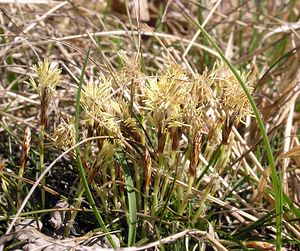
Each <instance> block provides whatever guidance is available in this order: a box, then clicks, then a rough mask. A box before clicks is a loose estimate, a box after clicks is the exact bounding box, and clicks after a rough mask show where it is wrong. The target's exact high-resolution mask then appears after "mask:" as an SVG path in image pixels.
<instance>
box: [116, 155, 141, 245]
mask: <svg viewBox="0 0 300 251" xmlns="http://www.w3.org/2000/svg"><path fill="white" fill-rule="evenodd" d="M116 157H117V159H118V161H120V164H121V166H122V168H123V170H124V176H125V184H126V190H127V198H128V213H129V216H128V225H129V229H128V247H131V246H133V245H134V244H135V240H136V225H137V207H136V196H135V190H134V185H133V179H132V176H131V172H130V169H129V167H128V164H127V163H126V161H125V160H124V159H122V158H120V156H119V155H118V153H116Z"/></svg>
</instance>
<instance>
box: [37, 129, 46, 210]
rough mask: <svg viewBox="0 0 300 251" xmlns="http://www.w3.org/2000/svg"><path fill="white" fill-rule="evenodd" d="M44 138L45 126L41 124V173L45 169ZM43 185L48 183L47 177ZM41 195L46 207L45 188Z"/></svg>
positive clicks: (43, 206)
mask: <svg viewBox="0 0 300 251" xmlns="http://www.w3.org/2000/svg"><path fill="white" fill-rule="evenodd" d="M44 140H45V126H43V125H41V126H40V134H39V153H40V165H39V171H40V173H43V172H44V170H45V165H44V152H45V149H44ZM41 184H42V186H45V185H46V178H45V177H44V178H43V179H42V181H41ZM41 196H42V209H45V203H46V202H45V200H46V195H45V190H44V189H42V190H41Z"/></svg>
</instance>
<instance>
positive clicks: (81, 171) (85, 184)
mask: <svg viewBox="0 0 300 251" xmlns="http://www.w3.org/2000/svg"><path fill="white" fill-rule="evenodd" d="M89 54H90V49H89V50H88V52H87V55H86V58H85V60H84V64H83V68H82V71H81V75H80V81H79V85H78V90H77V95H76V110H75V142H76V144H78V143H79V112H80V94H81V89H82V83H83V79H84V72H85V69H86V66H87V62H88V58H89ZM75 149H76V160H77V165H78V169H79V174H80V178H81V180H82V182H83V187H84V190H85V193H86V196H87V199H88V201H89V203H90V206H91V207H92V209H93V212H94V215H95V217H96V219H97V221H98V223H99V225H100V227H101V228H102V230H103V232H104V233H106V234H107V239H108V241H109V243H110V244H111V246H112V247H113V248H117V245H116V243H115V241H114V240H113V238H112V237H111V235H110V233H109V231H108V229H107V227H106V226H105V223H104V221H103V219H102V217H101V215H100V213H99V211H98V208H97V206H96V203H95V201H94V198H93V195H92V193H91V190H90V188H89V184H88V182H87V178H86V173H85V170H84V167H83V164H82V161H81V157H80V147H79V146H77V147H76V148H75Z"/></svg>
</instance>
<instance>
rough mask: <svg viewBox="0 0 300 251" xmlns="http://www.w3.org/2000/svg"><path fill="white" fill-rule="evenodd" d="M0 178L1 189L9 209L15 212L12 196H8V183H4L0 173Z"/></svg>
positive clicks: (3, 177) (4, 180) (4, 179)
mask: <svg viewBox="0 0 300 251" xmlns="http://www.w3.org/2000/svg"><path fill="white" fill-rule="evenodd" d="M0 178H1V187H2V190H3V192H4V194H5V197H6V199H7V201H8V203H9V205H10V206H11V208H12V209H13V211H16V206H15V201H14V199H13V198H12V196H11V195H10V193H9V191H10V190H11V189H9V190H8V189H7V184H8V183H9V182H8V181H6V178H5V176H4V175H3V173H2V172H1V171H0Z"/></svg>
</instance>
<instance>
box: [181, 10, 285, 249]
mask: <svg viewBox="0 0 300 251" xmlns="http://www.w3.org/2000/svg"><path fill="white" fill-rule="evenodd" d="M181 11H183V13H184V14H185V16H186V17H187V18H188V19H189V20H190V21H191V22H192V23H193V24H195V26H197V28H198V29H200V30H201V32H202V34H203V36H204V37H205V38H206V39H207V40H208V41H209V42H210V43H211V44H212V46H213V47H214V49H215V50H216V51H217V52H218V54H219V55H220V57H221V59H222V60H223V61H224V62H225V63H226V64H227V66H228V67H229V69H230V70H231V72H232V73H233V74H234V76H235V77H236V79H237V80H238V82H239V83H240V85H241V87H242V88H243V90H244V92H245V94H246V96H247V98H248V100H249V103H250V105H251V107H252V109H253V112H254V115H255V117H256V120H257V123H258V126H259V129H260V132H261V134H262V138H263V142H264V146H265V148H266V152H267V156H268V161H269V166H270V168H271V179H272V185H273V190H274V197H275V211H276V250H277V251H280V250H281V243H282V208H283V206H282V201H283V194H282V188H281V177H280V174H279V173H278V174H277V172H276V168H275V161H274V157H273V153H272V149H271V146H270V142H269V139H268V136H267V133H266V130H265V126H264V123H263V121H262V119H261V117H260V115H259V111H258V108H257V106H256V104H255V102H254V100H253V98H252V96H251V93H250V91H249V90H248V88H247V86H246V85H245V83H244V82H243V80H242V78H241V76H240V74H239V73H238V71H237V70H236V69H235V67H234V66H233V65H232V64H231V62H230V61H229V59H227V58H226V56H225V55H224V53H223V52H222V50H221V49H220V48H219V46H218V45H217V43H216V42H215V41H214V39H213V38H212V37H211V36H210V35H209V34H208V33H207V32H206V30H205V29H204V28H203V27H202V26H201V25H200V24H199V23H198V22H197V21H195V20H194V19H193V18H191V17H190V16H189V15H187V14H186V13H185V11H184V10H181Z"/></svg>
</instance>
